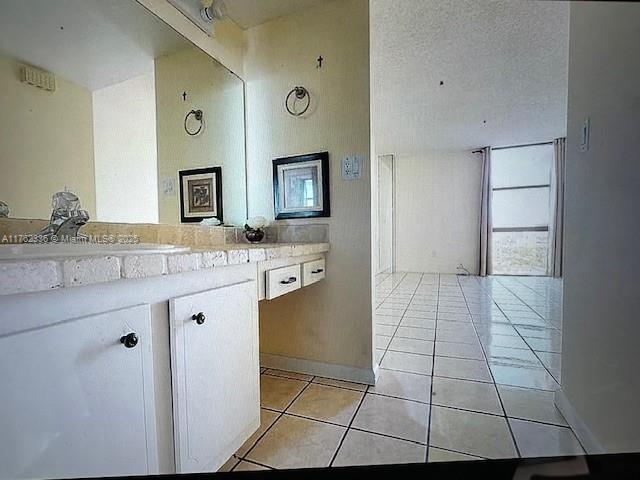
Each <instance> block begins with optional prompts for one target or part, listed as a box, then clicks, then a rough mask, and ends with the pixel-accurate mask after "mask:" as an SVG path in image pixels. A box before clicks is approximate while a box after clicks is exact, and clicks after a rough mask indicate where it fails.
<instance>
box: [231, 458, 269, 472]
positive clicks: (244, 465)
mask: <svg viewBox="0 0 640 480" xmlns="http://www.w3.org/2000/svg"><path fill="white" fill-rule="evenodd" d="M257 470H269V469H268V468H267V467H263V466H262V465H257V464H255V463H251V462H247V461H245V460H242V461H241V462H240V463H239V464H238V465H236V466H235V468H234V469H233V471H234V472H252V471H257Z"/></svg>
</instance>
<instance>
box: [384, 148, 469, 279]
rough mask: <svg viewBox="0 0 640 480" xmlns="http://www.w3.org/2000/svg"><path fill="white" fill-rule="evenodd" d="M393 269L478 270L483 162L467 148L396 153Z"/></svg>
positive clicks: (416, 270)
mask: <svg viewBox="0 0 640 480" xmlns="http://www.w3.org/2000/svg"><path fill="white" fill-rule="evenodd" d="M395 169H396V261H397V266H396V269H397V270H399V271H413V272H439V273H455V272H456V267H457V266H458V265H459V264H460V263H462V264H463V265H464V266H465V267H466V268H467V269H469V271H471V272H472V273H477V270H478V255H479V253H478V248H479V244H478V239H479V228H480V227H479V220H480V219H479V212H480V183H481V182H480V180H481V179H480V175H481V163H480V158H479V156H478V155H476V154H473V153H471V152H469V151H467V152H454V153H446V152H430V153H425V154H423V155H420V156H397V157H396V158H395Z"/></svg>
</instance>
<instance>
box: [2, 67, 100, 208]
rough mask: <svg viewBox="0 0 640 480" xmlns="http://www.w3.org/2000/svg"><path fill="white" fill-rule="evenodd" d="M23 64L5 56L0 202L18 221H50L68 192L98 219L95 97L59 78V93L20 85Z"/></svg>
mask: <svg viewBox="0 0 640 480" xmlns="http://www.w3.org/2000/svg"><path fill="white" fill-rule="evenodd" d="M20 66H21V63H20V62H18V61H16V60H15V59H14V58H11V57H8V56H5V55H2V54H0V200H2V201H4V202H6V203H7V204H8V205H9V208H10V209H11V213H10V215H11V216H12V217H14V218H42V219H49V218H50V217H51V196H52V195H53V194H54V193H56V192H59V191H62V190H64V189H65V187H68V188H69V189H70V190H72V191H73V192H74V193H76V194H77V195H78V196H79V197H80V201H81V203H82V208H84V209H85V210H87V211H88V212H89V215H90V216H91V217H92V219H93V218H94V217H95V212H96V210H95V190H94V188H95V187H94V171H93V139H92V131H91V130H92V128H91V124H92V122H91V92H89V90H87V89H86V88H84V87H81V86H80V85H76V84H75V83H72V82H70V81H68V80H66V79H64V78H63V77H61V76H59V75H56V87H57V88H56V91H55V92H47V91H44V90H41V89H39V88H36V87H33V86H31V85H28V84H26V83H22V82H21V81H20Z"/></svg>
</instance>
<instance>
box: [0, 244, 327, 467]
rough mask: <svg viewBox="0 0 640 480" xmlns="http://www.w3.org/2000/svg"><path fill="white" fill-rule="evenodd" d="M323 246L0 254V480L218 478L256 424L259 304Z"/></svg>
mask: <svg viewBox="0 0 640 480" xmlns="http://www.w3.org/2000/svg"><path fill="white" fill-rule="evenodd" d="M56 247H61V248H60V249H59V250H56ZM328 248H329V247H328V244H297V245H296V244H274V245H266V246H262V245H260V246H258V247H254V246H251V245H224V246H221V247H220V248H216V249H215V250H212V249H206V250H196V249H188V248H184V247H178V248H174V247H172V246H161V245H142V246H129V247H125V246H117V247H116V246H112V247H108V246H102V247H95V246H90V245H89V246H81V245H79V246H73V245H47V246H39V245H20V246H11V245H0V286H1V287H2V289H3V294H2V295H0V379H2V382H3V385H5V387H7V388H3V390H2V392H3V393H2V394H1V397H2V398H1V399H0V421H1V423H2V430H3V435H2V437H1V439H0V464H2V465H3V471H2V473H3V476H4V477H5V478H34V477H42V476H47V477H51V478H53V477H58V478H60V477H84V476H111V475H142V474H151V473H173V472H178V473H182V472H205V471H208V472H211V471H216V470H217V469H218V468H219V467H220V466H221V465H222V464H223V463H224V462H225V461H226V460H227V459H228V458H229V457H230V456H231V455H232V454H233V453H234V452H235V451H236V450H237V449H238V448H239V447H240V446H241V445H242V444H243V442H244V441H245V440H246V439H247V438H248V437H249V436H250V435H251V434H252V433H253V432H254V431H255V430H256V429H257V428H258V427H259V422H260V407H259V405H260V388H259V385H260V383H259V382H260V380H259V368H260V367H259V352H258V301H259V299H260V298H275V296H278V295H285V294H287V293H288V292H290V291H293V290H295V289H297V288H306V287H305V286H306V285H312V284H313V283H315V282H316V281H318V280H319V279H320V277H323V276H324V274H325V272H324V257H325V255H326V252H327V251H328ZM12 252H13V253H12ZM320 270H321V271H320ZM312 272H315V273H312ZM43 279H45V280H46V282H45V283H43ZM310 288H312V287H310ZM25 379H28V381H25ZM12 385H13V386H16V388H11V386H12Z"/></svg>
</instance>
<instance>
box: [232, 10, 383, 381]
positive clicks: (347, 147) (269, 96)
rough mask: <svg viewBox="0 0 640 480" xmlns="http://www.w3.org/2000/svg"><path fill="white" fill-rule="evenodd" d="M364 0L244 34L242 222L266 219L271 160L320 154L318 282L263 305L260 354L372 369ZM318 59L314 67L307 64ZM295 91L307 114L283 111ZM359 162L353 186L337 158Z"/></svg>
mask: <svg viewBox="0 0 640 480" xmlns="http://www.w3.org/2000/svg"><path fill="white" fill-rule="evenodd" d="M368 24H369V14H368V1H367V0H345V1H336V2H330V3H326V4H323V5H320V6H317V7H314V8H310V9H307V10H304V11H301V12H298V13H295V14H292V15H289V16H286V17H282V18H280V19H276V20H272V21H269V22H266V23H264V24H262V25H259V26H257V27H254V28H251V29H249V30H247V31H246V35H245V40H246V57H245V65H244V70H245V75H246V79H247V85H246V88H247V122H248V124H247V162H248V184H249V215H251V216H252V215H264V216H266V217H267V218H270V219H273V218H274V213H273V190H272V188H273V187H272V160H273V159H275V158H278V157H281V156H288V155H296V154H302V153H309V152H318V151H324V150H326V151H328V152H329V157H330V181H331V187H330V188H331V217H330V218H328V219H327V218H320V219H317V220H306V221H305V220H291V221H289V222H281V223H293V224H295V223H323V224H326V223H328V224H329V225H330V236H331V238H330V241H331V252H330V253H329V255H328V259H327V262H328V263H327V279H326V280H325V281H323V282H320V283H318V284H317V285H314V286H312V287H309V288H305V289H302V290H299V291H297V292H295V293H291V294H289V295H285V296H284V297H281V298H279V299H276V300H273V301H269V302H262V304H261V306H260V349H261V352H262V353H269V354H275V355H281V356H287V357H297V358H303V359H307V360H312V361H318V362H324V363H330V364H339V365H346V366H352V367H356V368H362V369H367V370H368V371H371V369H372V363H373V355H372V351H373V348H372V319H371V206H370V203H371V177H370V161H369V152H370V141H369V137H370V128H369V28H368V27H369V25H368ZM319 55H322V57H323V58H324V59H325V60H324V63H323V66H322V68H320V69H319V68H316V58H317V57H318V56H319ZM295 85H304V86H305V87H307V88H308V89H309V91H310V92H311V95H312V105H311V108H310V112H309V114H308V115H305V116H304V117H301V118H294V117H292V116H291V115H289V114H288V113H287V112H286V110H285V108H284V99H285V96H286V95H287V92H288V91H289V90H291V88H293V87H294V86H295ZM350 154H358V155H362V157H363V158H364V160H365V163H364V169H363V175H362V178H361V179H360V180H356V181H344V180H342V179H341V175H340V161H341V158H342V157H344V156H346V155H350Z"/></svg>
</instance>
